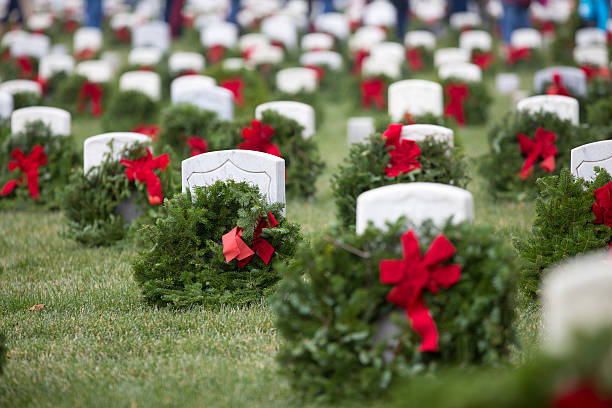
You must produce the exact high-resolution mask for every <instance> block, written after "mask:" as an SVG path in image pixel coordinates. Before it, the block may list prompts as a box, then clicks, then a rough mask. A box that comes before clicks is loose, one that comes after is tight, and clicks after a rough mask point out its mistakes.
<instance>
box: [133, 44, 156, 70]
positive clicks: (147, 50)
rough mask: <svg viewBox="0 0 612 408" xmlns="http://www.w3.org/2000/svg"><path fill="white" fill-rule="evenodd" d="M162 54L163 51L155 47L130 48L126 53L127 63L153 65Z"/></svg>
mask: <svg viewBox="0 0 612 408" xmlns="http://www.w3.org/2000/svg"><path fill="white" fill-rule="evenodd" d="M162 56H163V51H162V50H161V49H159V48H155V47H139V48H132V49H131V50H130V53H129V54H128V64H129V65H137V66H149V67H152V66H155V65H157V64H158V63H159V62H160V61H161V59H162Z"/></svg>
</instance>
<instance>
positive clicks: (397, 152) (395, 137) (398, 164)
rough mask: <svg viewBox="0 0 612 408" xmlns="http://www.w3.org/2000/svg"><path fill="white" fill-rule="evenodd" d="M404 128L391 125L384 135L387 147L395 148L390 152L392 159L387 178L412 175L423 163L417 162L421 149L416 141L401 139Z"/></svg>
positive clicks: (386, 171)
mask: <svg viewBox="0 0 612 408" xmlns="http://www.w3.org/2000/svg"><path fill="white" fill-rule="evenodd" d="M402 127H403V125H402V124H401V123H399V124H398V123H395V124H391V125H389V127H388V128H387V130H386V131H385V133H383V135H382V137H383V138H384V139H386V141H385V145H386V146H387V147H393V149H391V150H390V151H389V155H391V159H390V160H389V164H388V165H387V166H386V167H385V174H386V175H387V177H397V176H399V175H400V174H402V173H410V172H411V171H413V170H416V169H420V168H421V163H419V161H418V160H417V159H418V157H419V156H420V154H421V149H420V148H419V146H418V145H417V144H416V143H415V142H414V140H408V139H403V140H402V139H401V136H402Z"/></svg>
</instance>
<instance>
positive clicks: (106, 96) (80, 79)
mask: <svg viewBox="0 0 612 408" xmlns="http://www.w3.org/2000/svg"><path fill="white" fill-rule="evenodd" d="M86 82H87V78H86V77H84V76H83V75H78V74H73V75H70V76H68V77H67V78H66V79H64V80H63V81H62V82H60V83H59V84H58V85H57V91H56V92H55V95H53V102H54V103H55V104H56V105H58V106H59V107H61V108H62V109H65V110H67V111H69V112H70V113H72V114H76V113H86V114H89V112H90V111H91V109H90V108H89V107H88V105H89V103H90V102H89V99H86V100H85V101H84V106H83V108H84V109H83V110H79V95H80V93H81V89H82V88H83V85H84V84H85V83H86ZM97 85H99V86H100V87H101V88H102V96H101V98H100V104H101V107H102V112H104V109H105V108H106V106H107V104H108V101H109V100H110V99H111V98H110V97H111V95H110V93H111V87H110V86H109V84H106V83H103V84H97Z"/></svg>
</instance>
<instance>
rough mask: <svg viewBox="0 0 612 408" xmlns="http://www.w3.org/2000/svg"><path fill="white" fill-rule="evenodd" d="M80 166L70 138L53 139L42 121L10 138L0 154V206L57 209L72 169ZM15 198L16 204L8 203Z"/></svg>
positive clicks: (66, 136) (59, 137) (14, 202)
mask: <svg viewBox="0 0 612 408" xmlns="http://www.w3.org/2000/svg"><path fill="white" fill-rule="evenodd" d="M79 162H80V159H79V156H78V154H77V152H76V148H75V141H74V139H73V137H72V136H71V135H54V134H53V133H52V132H51V129H50V128H49V127H48V126H47V125H45V124H44V123H43V122H42V121H34V122H30V123H27V124H26V126H25V129H24V131H23V132H20V133H17V134H10V135H8V137H7V138H6V140H5V141H4V143H3V144H2V149H1V151H0V166H1V167H0V188H1V191H0V203H2V205H3V206H5V205H7V206H23V203H24V202H32V201H34V202H36V203H40V204H44V205H46V206H48V207H50V208H57V206H58V204H59V198H60V194H61V191H62V190H63V189H64V187H65V186H66V184H67V183H68V179H69V177H70V173H71V172H72V169H73V168H74V167H75V166H76V165H77V164H78V163H79ZM9 198H16V200H8V199H9Z"/></svg>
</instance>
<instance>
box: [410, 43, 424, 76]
mask: <svg viewBox="0 0 612 408" xmlns="http://www.w3.org/2000/svg"><path fill="white" fill-rule="evenodd" d="M406 60H407V61H408V67H410V69H411V70H413V71H420V70H422V69H423V68H424V66H425V64H424V63H423V57H422V56H421V49H420V48H419V47H413V48H408V49H406Z"/></svg>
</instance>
